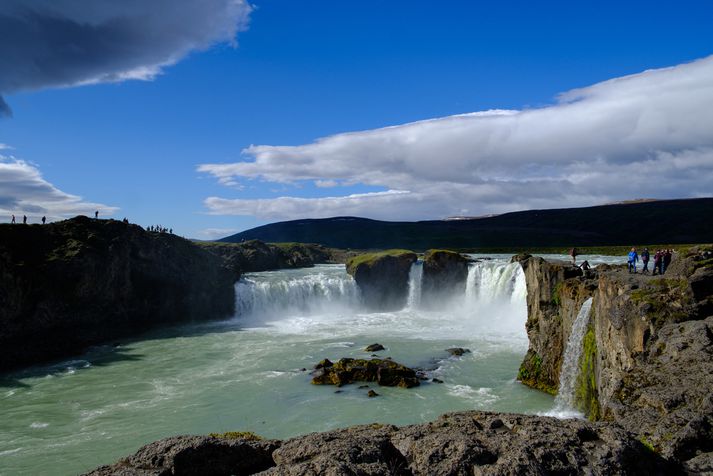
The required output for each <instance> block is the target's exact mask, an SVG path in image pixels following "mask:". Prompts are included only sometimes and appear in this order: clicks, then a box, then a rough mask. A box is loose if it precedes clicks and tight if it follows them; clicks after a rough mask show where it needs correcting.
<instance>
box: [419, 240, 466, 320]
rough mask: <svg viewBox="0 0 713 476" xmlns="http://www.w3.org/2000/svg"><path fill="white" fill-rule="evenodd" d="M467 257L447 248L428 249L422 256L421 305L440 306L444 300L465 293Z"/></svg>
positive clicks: (428, 306)
mask: <svg viewBox="0 0 713 476" xmlns="http://www.w3.org/2000/svg"><path fill="white" fill-rule="evenodd" d="M468 262H469V261H468V259H467V258H466V257H465V256H463V255H461V254H460V253H456V252H455V251H448V250H428V251H427V252H426V253H425V255H424V257H423V277H422V280H421V283H422V284H421V305H422V306H424V307H427V308H436V307H438V306H442V305H443V302H444V301H447V300H449V299H452V298H453V297H455V296H463V294H465V285H466V281H467V279H468Z"/></svg>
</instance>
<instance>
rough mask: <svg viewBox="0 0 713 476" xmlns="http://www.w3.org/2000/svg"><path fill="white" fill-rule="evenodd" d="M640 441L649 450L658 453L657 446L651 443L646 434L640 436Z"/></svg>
mask: <svg viewBox="0 0 713 476" xmlns="http://www.w3.org/2000/svg"><path fill="white" fill-rule="evenodd" d="M639 441H640V442H641V444H642V445H644V446H645V447H646V449H647V450H649V451H651V452H652V453H658V451H656V447H655V446H654V445H653V443H651V442H650V441H649V440H647V439H646V437H645V436H641V437H639Z"/></svg>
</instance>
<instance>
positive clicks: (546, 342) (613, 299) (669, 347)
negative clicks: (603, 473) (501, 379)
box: [520, 247, 713, 467]
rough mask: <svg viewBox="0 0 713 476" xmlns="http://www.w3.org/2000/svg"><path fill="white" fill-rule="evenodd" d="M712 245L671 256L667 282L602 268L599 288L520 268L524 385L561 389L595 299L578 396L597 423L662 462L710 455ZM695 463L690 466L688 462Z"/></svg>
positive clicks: (533, 261) (566, 270)
mask: <svg viewBox="0 0 713 476" xmlns="http://www.w3.org/2000/svg"><path fill="white" fill-rule="evenodd" d="M710 253H711V250H710V247H703V248H693V249H691V250H689V251H686V252H685V253H680V254H679V253H676V254H674V258H673V261H672V263H671V266H670V268H669V270H668V271H667V272H666V273H665V274H664V275H663V276H651V275H641V274H636V275H631V274H628V273H627V272H626V270H625V269H623V268H622V267H620V266H599V267H597V269H596V274H597V277H598V279H597V281H595V282H592V281H591V280H587V279H585V278H583V277H576V276H574V277H572V276H569V275H571V274H572V273H573V272H574V270H573V268H572V267H571V265H568V264H564V263H562V264H557V263H547V262H544V261H543V260H541V259H540V258H525V259H523V260H522V261H521V264H522V266H523V269H524V270H525V277H526V280H527V288H528V289H527V291H528V299H527V300H528V314H529V315H528V322H527V330H528V336H529V338H530V349H529V350H528V354H527V356H526V358H525V362H523V365H522V367H521V369H520V379H521V380H522V381H523V383H526V384H528V385H532V386H536V387H538V388H542V387H543V386H544V387H549V388H554V389H556V388H557V384H558V382H559V365H561V359H562V351H563V347H562V343H563V342H566V341H567V339H568V336H569V332H570V329H571V327H572V322H573V320H574V317H575V316H576V315H577V313H578V310H579V307H581V304H582V302H583V301H584V299H586V298H587V297H589V296H593V306H592V312H591V314H590V321H589V326H588V328H587V332H586V334H585V336H584V343H583V355H582V359H581V360H580V362H579V378H578V380H577V383H576V397H577V400H578V404H579V405H580V408H581V409H582V410H583V411H584V412H585V413H586V414H587V415H588V416H589V418H591V419H603V420H609V421H615V422H617V423H618V424H620V425H621V426H622V427H624V428H625V429H627V430H629V431H631V432H632V433H634V434H636V435H637V436H638V438H640V439H641V440H642V441H645V442H646V444H647V445H649V446H650V447H652V448H654V449H655V450H656V451H658V452H660V453H661V454H662V455H663V456H665V457H667V458H671V459H676V460H679V461H684V462H685V461H689V460H691V461H693V459H694V458H698V459H696V461H693V462H691V463H690V465H692V466H691V467H693V466H701V465H703V466H704V465H705V464H707V463H706V459H705V458H703V457H700V458H699V457H698V456H697V455H700V454H705V453H711V452H713V396H712V395H711V389H712V388H713V315H711V309H710V307H709V306H710V304H711V301H713V287H711V283H710V279H711V277H710V276H711V275H713V260H711V255H710ZM686 464H689V463H686Z"/></svg>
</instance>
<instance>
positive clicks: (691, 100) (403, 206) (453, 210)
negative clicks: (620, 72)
mask: <svg viewBox="0 0 713 476" xmlns="http://www.w3.org/2000/svg"><path fill="white" fill-rule="evenodd" d="M711 124H713V56H711V57H707V58H704V59H701V60H698V61H695V62H692V63H687V64H682V65H679V66H675V67H671V68H664V69H659V70H649V71H645V72H643V73H640V74H635V75H631V76H625V77H621V78H616V79H612V80H609V81H605V82H602V83H598V84H595V85H593V86H590V87H586V88H581V89H576V90H572V91H569V92H565V93H563V94H561V95H560V96H559V98H558V102H557V103H556V104H553V105H551V106H547V107H543V108H538V109H525V110H521V111H512V110H508V111H505V110H493V111H482V112H477V113H472V114H462V115H457V116H450V117H444V118H438V119H432V120H428V121H420V122H415V123H410V124H404V125H400V126H393V127H387V128H382V129H375V130H368V131H361V132H352V133H344V134H337V135H333V136H328V137H324V138H320V139H317V140H316V141H314V142H313V143H310V144H305V145H299V146H271V145H257V146H251V147H249V148H247V149H245V150H244V151H243V153H244V154H245V155H246V156H247V157H246V160H244V161H241V162H238V163H232V164H203V165H200V166H199V167H198V170H199V171H201V172H205V173H208V174H211V175H213V176H215V177H216V178H217V179H218V180H219V181H221V182H223V183H227V182H230V183H236V182H239V181H241V180H243V181H244V180H255V179H257V180H263V181H268V182H276V183H283V184H291V183H292V184H294V183H299V182H301V181H313V182H315V183H337V182H341V181H344V182H347V183H350V184H357V183H361V184H365V185H369V186H379V187H383V188H385V189H398V190H406V191H409V192H410V193H409V194H408V195H406V194H400V195H397V196H389V197H388V200H386V199H385V198H384V197H383V196H380V195H374V196H372V195H370V194H365V195H363V196H362V197H360V198H359V199H358V200H354V199H349V197H328V198H314V199H299V198H295V197H280V198H276V199H259V200H255V199H251V200H245V199H234V200H228V199H221V198H216V197H211V198H209V199H206V202H205V204H206V206H207V207H208V209H209V211H210V212H211V213H215V214H224V213H225V214H235V213H236V211H239V213H240V214H247V215H255V216H258V217H261V218H299V217H302V216H331V215H347V214H354V215H361V216H370V217H375V218H376V217H378V218H389V219H402V218H407V217H408V218H415V219H419V218H420V219H424V218H440V217H444V216H448V215H455V214H460V213H461V210H462V209H463V208H467V209H468V210H469V211H470V213H471V214H483V213H497V212H503V211H509V210H516V209H525V208H541V207H564V206H580V205H581V206H583V205H593V204H599V203H605V202H611V201H616V200H622V199H630V198H636V197H657V198H671V197H693V196H701V195H703V196H710V194H711V190H713V126H711Z"/></svg>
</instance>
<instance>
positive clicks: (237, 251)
mask: <svg viewBox="0 0 713 476" xmlns="http://www.w3.org/2000/svg"><path fill="white" fill-rule="evenodd" d="M197 244H198V245H199V246H200V247H201V248H203V249H205V250H206V251H208V252H210V253H212V254H214V255H216V256H219V257H220V258H221V259H223V260H224V261H225V266H226V267H227V268H228V269H230V270H231V271H233V273H234V275H235V277H236V279H239V278H240V276H241V274H242V273H250V272H255V271H269V270H274V269H284V268H307V267H311V266H314V265H315V264H319V263H331V262H334V258H335V256H333V255H334V251H333V250H330V249H329V248H325V247H324V246H321V245H311V244H303V243H279V244H269V243H263V242H262V241H259V240H250V241H244V242H242V243H220V242H197Z"/></svg>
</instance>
